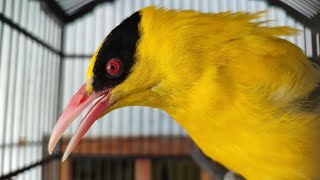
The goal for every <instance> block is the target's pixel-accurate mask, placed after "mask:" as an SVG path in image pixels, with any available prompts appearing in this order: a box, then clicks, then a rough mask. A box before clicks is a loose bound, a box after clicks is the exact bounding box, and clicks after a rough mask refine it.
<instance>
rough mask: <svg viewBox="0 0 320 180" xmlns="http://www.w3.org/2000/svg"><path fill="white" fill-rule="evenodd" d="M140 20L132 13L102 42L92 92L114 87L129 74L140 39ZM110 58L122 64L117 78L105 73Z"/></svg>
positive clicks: (137, 14)
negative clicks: (118, 60)
mask: <svg viewBox="0 0 320 180" xmlns="http://www.w3.org/2000/svg"><path fill="white" fill-rule="evenodd" d="M140 19H141V16H140V13H139V12H136V13H134V14H133V15H131V16H130V17H129V18H127V19H125V20H124V21H123V22H122V23H121V24H120V25H119V26H117V27H116V28H115V29H113V30H112V31H111V33H110V34H109V35H108V36H107V38H106V39H105V41H104V42H103V44H102V46H101V48H100V50H99V52H98V55H97V59H96V62H95V65H94V68H93V73H94V76H93V82H92V87H93V90H94V91H101V90H104V89H106V88H111V87H115V86H116V85H118V84H120V83H122V82H123V81H124V80H125V79H126V77H127V76H128V74H129V73H130V71H131V68H132V66H133V64H134V60H135V52H136V44H137V42H138V40H139V38H140V33H139V29H138V27H139V23H140ZM112 58H117V59H120V60H121V62H122V71H121V74H119V75H118V76H110V75H108V74H107V73H106V71H105V66H106V64H107V62H108V61H109V60H110V59H112Z"/></svg>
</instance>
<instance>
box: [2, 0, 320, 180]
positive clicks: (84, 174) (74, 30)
mask: <svg viewBox="0 0 320 180" xmlns="http://www.w3.org/2000/svg"><path fill="white" fill-rule="evenodd" d="M148 5H156V6H162V7H166V8H174V9H194V10H198V11H202V12H222V11H232V12H235V11H250V12H256V11H262V10H265V9H269V12H268V13H267V16H266V17H265V18H264V20H266V19H268V20H274V21H270V22H267V24H268V25H271V26H273V25H289V26H293V27H296V28H298V29H300V30H302V32H301V33H300V34H299V35H298V36H296V37H284V38H286V39H287V40H289V41H291V42H293V43H294V44H296V45H298V46H299V47H300V48H301V49H303V50H304V51H305V53H306V54H307V55H308V57H310V60H312V61H314V62H316V63H319V62H320V61H319V60H320V2H319V1H318V0H309V1H304V0H294V1H291V0H144V1H142V0H132V1H126V0H114V1H111V0H110V1H106V0H0V80H1V81H0V130H1V131H0V179H33V180H36V179H46V180H47V179H52V180H54V179H112V180H113V179H117V180H118V179H119V180H151V179H153V180H166V179H168V180H175V179H178V180H179V179H181V180H182V179H187V180H197V179H199V180H200V179H202V180H204V179H211V178H216V179H219V178H220V179H221V178H222V177H223V176H224V174H225V173H226V171H227V170H226V169H225V168H224V167H222V166H220V165H219V164H217V163H215V162H213V161H211V160H209V159H208V158H206V157H205V156H204V155H203V154H202V153H201V151H200V150H198V149H197V147H196V145H195V144H193V142H192V141H191V140H190V139H189V138H188V135H187V134H186V132H185V131H184V130H183V129H182V128H181V127H180V126H179V125H178V124H176V123H175V122H174V121H173V120H172V119H171V118H170V117H169V116H168V115H167V114H166V113H164V112H162V111H161V110H158V109H151V108H145V107H128V108H123V109H120V110H116V111H114V112H112V113H110V115H108V116H107V117H104V118H103V119H102V120H100V121H99V122H97V123H95V124H94V125H93V127H92V128H91V129H90V131H89V133H88V134H87V135H86V138H85V139H83V140H82V141H81V143H80V144H79V145H78V147H77V148H76V149H75V151H74V152H73V153H72V154H71V156H70V158H69V159H68V161H66V162H64V163H60V161H59V158H61V154H62V153H63V151H64V150H65V148H66V142H68V139H69V137H70V136H71V135H72V133H73V131H74V130H75V128H76V126H77V123H74V124H73V125H72V126H71V128H69V129H68V130H67V132H66V133H65V136H64V138H63V140H62V141H61V143H60V144H59V146H58V148H56V150H55V151H54V153H53V155H48V154H47V142H48V136H49V135H50V133H51V130H52V128H53V125H54V124H55V121H56V120H57V117H58V116H59V114H60V113H61V112H62V109H63V107H64V106H65V105H66V103H67V101H68V100H69V99H70V97H71V96H72V94H73V93H75V90H76V89H77V88H79V87H80V86H81V83H83V82H84V78H85V77H84V74H85V72H86V67H87V64H88V62H89V60H90V58H91V55H92V54H93V52H94V50H95V48H96V47H97V46H98V45H99V44H100V42H101V41H102V40H103V39H104V37H105V36H106V35H107V34H108V33H109V32H110V31H111V30H112V29H113V28H114V27H115V26H116V25H117V24H119V23H120V22H121V21H122V20H123V19H124V18H126V17H127V16H129V15H130V14H132V13H133V12H135V11H137V10H139V9H140V8H142V7H145V6H148ZM82 116H83V115H82Z"/></svg>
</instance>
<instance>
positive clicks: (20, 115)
mask: <svg viewBox="0 0 320 180" xmlns="http://www.w3.org/2000/svg"><path fill="white" fill-rule="evenodd" d="M61 30H62V25H61V23H60V22H59V21H57V19H55V18H53V16H52V15H48V14H47V13H45V12H44V11H43V10H42V9H41V8H40V4H39V2H38V1H24V0H15V1H8V0H2V1H0V79H1V83H0V103H1V104H0V105H1V108H0V128H1V129H2V131H1V132H0V177H1V176H3V175H5V174H8V173H11V172H14V171H15V170H18V169H23V168H24V167H28V166H30V165H32V164H34V163H36V162H39V161H41V160H42V159H43V158H44V157H45V156H47V154H46V153H42V149H43V147H44V146H46V142H45V141H47V140H46V139H47V137H48V135H49V133H50V131H51V130H52V128H53V125H54V122H55V121H56V119H57V101H56V99H57V97H58V91H57V89H55V86H56V85H57V83H58V80H57V79H56V78H55V77H56V76H57V74H58V73H59V68H60V66H59V64H60V61H61V58H60V53H59V51H60V50H61V49H60V44H59V42H60V40H57V39H59V38H61V36H60V34H61ZM41 171H42V168H41V167H40V166H38V167H36V168H34V169H33V170H31V171H28V172H27V173H25V174H21V175H19V176H17V177H18V179H40V178H41Z"/></svg>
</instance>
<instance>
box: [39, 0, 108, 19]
mask: <svg viewBox="0 0 320 180" xmlns="http://www.w3.org/2000/svg"><path fill="white" fill-rule="evenodd" d="M39 1H40V2H42V7H43V8H44V9H45V10H49V11H51V12H53V13H54V15H55V16H56V17H58V18H59V19H60V20H61V21H62V22H63V23H68V22H71V21H73V20H75V19H77V18H79V17H81V16H83V15H85V14H87V13H88V12H90V11H92V10H93V8H94V7H95V6H97V5H98V4H99V3H102V2H107V1H109V2H112V1H114V0H39Z"/></svg>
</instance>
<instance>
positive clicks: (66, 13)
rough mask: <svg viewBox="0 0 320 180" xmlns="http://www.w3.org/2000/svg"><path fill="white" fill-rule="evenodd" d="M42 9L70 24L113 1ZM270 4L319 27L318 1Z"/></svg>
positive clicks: (68, 2) (47, 4)
mask: <svg viewBox="0 0 320 180" xmlns="http://www.w3.org/2000/svg"><path fill="white" fill-rule="evenodd" d="M39 1H41V2H43V5H44V6H43V7H44V8H45V9H46V10H50V11H51V12H53V13H54V14H55V16H56V17H58V18H59V19H60V20H61V21H62V22H63V23H68V22H71V21H73V20H75V19H77V18H79V17H81V16H83V15H85V14H86V13H88V12H90V11H91V10H93V8H94V7H96V6H97V5H98V4H99V3H102V2H106V1H109V2H112V1H114V0H39ZM267 1H268V2H269V3H270V4H272V5H275V6H280V7H281V8H283V9H285V10H286V11H287V13H288V14H290V15H291V16H293V17H294V18H296V19H297V20H299V21H301V22H303V23H304V24H305V25H307V26H312V27H314V26H316V27H317V28H319V26H320V1H319V0H267Z"/></svg>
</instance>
